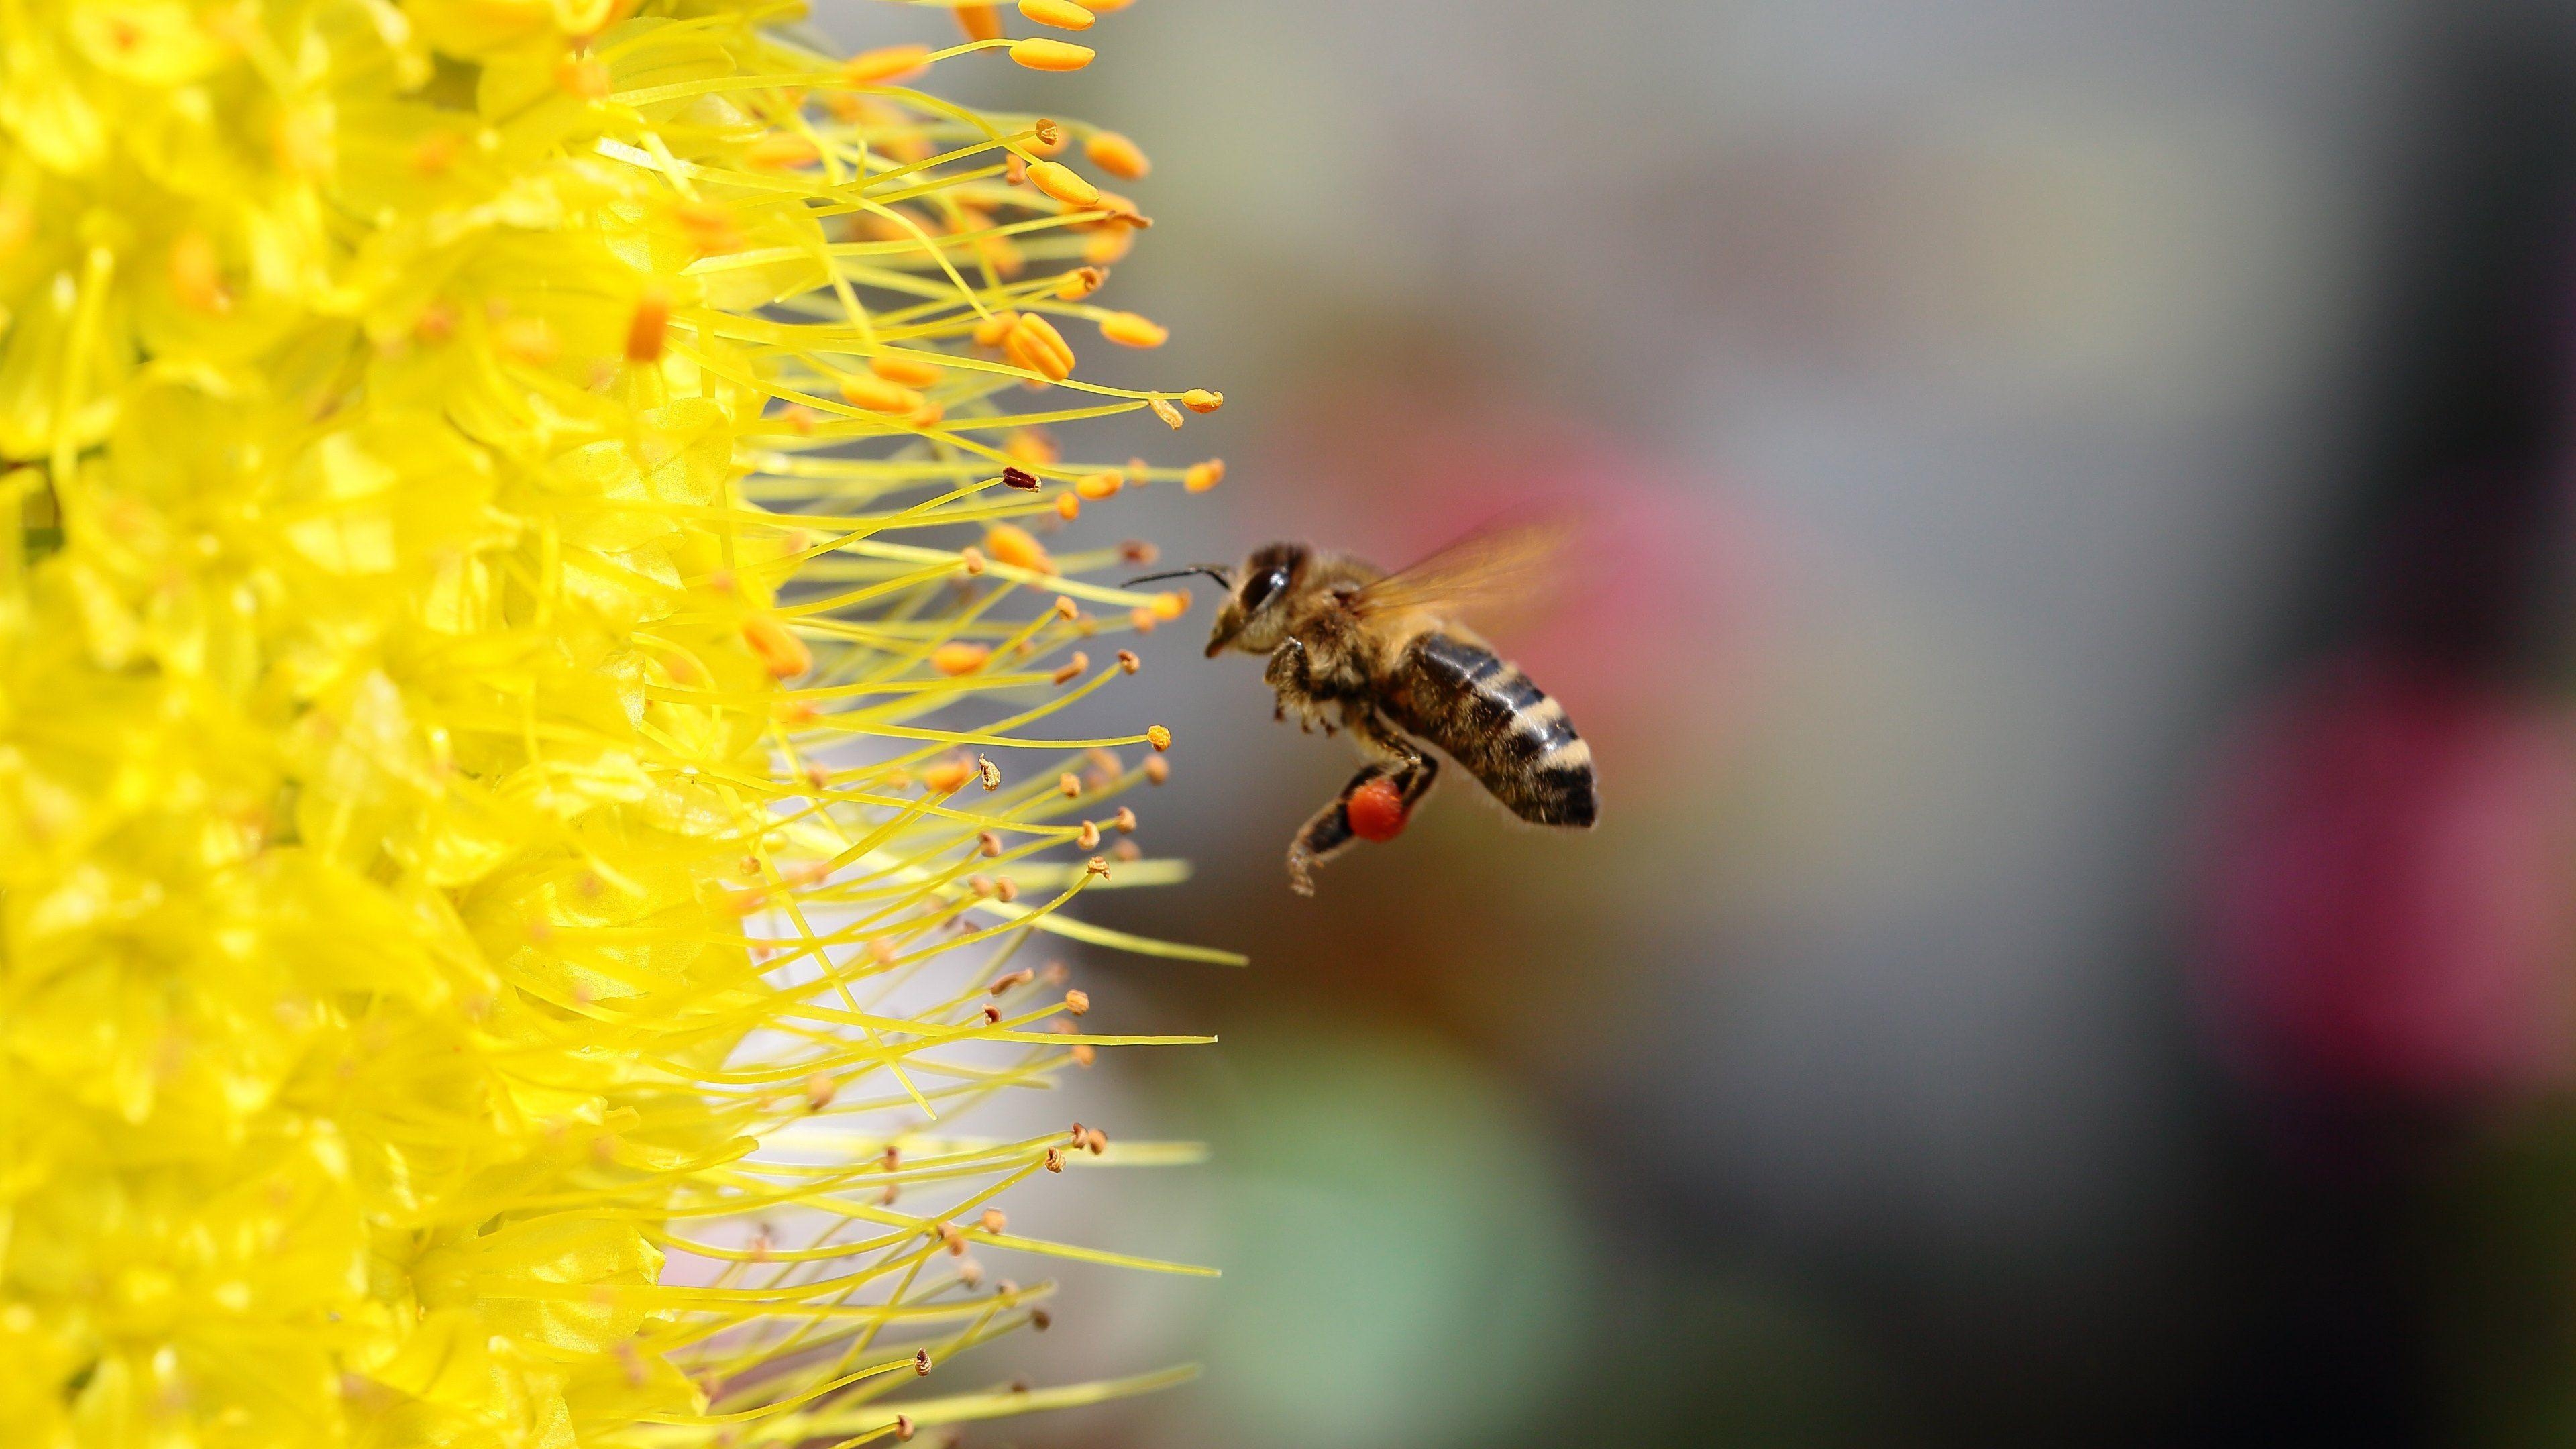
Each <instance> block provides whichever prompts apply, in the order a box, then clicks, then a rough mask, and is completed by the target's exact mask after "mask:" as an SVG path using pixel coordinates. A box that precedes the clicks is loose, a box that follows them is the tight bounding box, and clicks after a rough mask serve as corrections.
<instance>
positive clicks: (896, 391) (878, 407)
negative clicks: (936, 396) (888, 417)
mask: <svg viewBox="0 0 2576 1449" xmlns="http://www.w3.org/2000/svg"><path fill="white" fill-rule="evenodd" d="M841 401H843V402H845V403H848V404H849V405H850V406H852V407H857V408H865V409H867V410H868V411H869V412H872V413H892V414H894V415H896V416H898V417H900V416H903V415H904V414H907V413H912V412H917V411H919V410H920V408H921V402H922V398H921V394H919V393H917V392H914V391H913V390H912V389H911V388H908V387H904V386H901V385H899V384H896V383H891V382H888V381H886V380H885V379H884V378H882V377H876V376H872V375H868V374H853V375H852V376H849V377H845V378H842V379H841Z"/></svg>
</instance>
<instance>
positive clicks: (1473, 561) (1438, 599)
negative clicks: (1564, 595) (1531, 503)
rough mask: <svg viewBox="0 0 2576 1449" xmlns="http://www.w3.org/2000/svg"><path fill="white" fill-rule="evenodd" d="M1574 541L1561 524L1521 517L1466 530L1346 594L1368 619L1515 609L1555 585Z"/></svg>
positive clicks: (1528, 606) (1474, 615)
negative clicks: (1506, 524) (1499, 525)
mask: <svg viewBox="0 0 2576 1449" xmlns="http://www.w3.org/2000/svg"><path fill="white" fill-rule="evenodd" d="M1572 541H1573V530H1572V529H1571V528H1569V527H1566V526H1565V525H1563V524H1555V523H1537V524H1523V525H1519V526H1517V527H1511V528H1496V529H1489V530H1486V531H1484V532H1481V533H1474V534H1470V535H1468V536H1467V537H1465V538H1463V539H1460V540H1459V541H1458V542H1456V543H1453V544H1451V545H1449V546H1448V547H1447V548H1444V549H1442V550H1440V551H1439V552H1438V553H1435V554H1433V555H1431V556H1430V557H1429V558H1426V559H1424V560H1422V561H1421V562H1420V563H1417V564H1414V565H1412V566H1411V567H1409V568H1402V569H1398V570H1396V571H1395V572H1394V573H1391V574H1388V575H1387V576H1386V577H1384V578H1382V579H1379V580H1377V581H1375V582H1374V583H1371V584H1368V585H1367V586H1365V587H1363V588H1361V589H1360V590H1359V591H1358V592H1356V593H1354V594H1352V595H1351V596H1350V600H1349V607H1350V609H1351V611H1352V612H1353V613H1355V614H1358V615H1360V616H1361V617H1362V618H1368V619H1392V618H1397V617H1401V616H1404V615H1408V614H1410V615H1419V616H1422V617H1425V618H1434V619H1466V620H1482V621H1485V622H1488V623H1491V622H1493V621H1495V620H1496V618H1497V616H1501V615H1518V614H1522V613H1525V612H1528V611H1531V610H1533V609H1535V608H1537V607H1539V606H1541V605H1543V604H1544V603H1545V602H1546V600H1547V597H1548V595H1549V594H1551V593H1553V592H1554V591H1555V586H1556V583H1557V575H1558V573H1559V564H1560V561H1561V560H1562V558H1563V557H1564V554H1565V552H1566V549H1567V547H1568V546H1569V545H1570V544H1571V542H1572Z"/></svg>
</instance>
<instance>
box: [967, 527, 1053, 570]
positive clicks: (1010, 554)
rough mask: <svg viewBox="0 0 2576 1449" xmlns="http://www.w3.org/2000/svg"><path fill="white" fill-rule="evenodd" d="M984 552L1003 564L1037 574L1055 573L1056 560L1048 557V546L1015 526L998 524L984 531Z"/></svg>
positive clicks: (1023, 529)
mask: <svg viewBox="0 0 2576 1449" xmlns="http://www.w3.org/2000/svg"><path fill="white" fill-rule="evenodd" d="M984 552H986V553H988V554H990V555H992V556H993V558H994V559H995V560H996V561H998V562H1001V563H1006V564H1009V565H1011V566H1013V567H1014V568H1024V569H1028V570H1030V571H1032V572H1035V573H1042V574H1051V573H1054V572H1055V560H1054V559H1052V558H1050V557H1048V556H1047V551H1046V545H1044V544H1042V543H1039V542H1038V541H1037V538H1036V536H1035V535H1033V534H1031V533H1030V532H1029V531H1028V530H1027V529H1025V528H1021V527H1018V526H1017V525H1014V524H1008V523H996V524H994V525H993V526H992V527H990V528H987V529H985V530H984Z"/></svg>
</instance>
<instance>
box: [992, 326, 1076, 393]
mask: <svg viewBox="0 0 2576 1449" xmlns="http://www.w3.org/2000/svg"><path fill="white" fill-rule="evenodd" d="M1002 353H1003V355H1004V356H1006V357H1008V358H1009V359H1010V360H1011V361H1013V362H1015V363H1018V364H1019V365H1020V366H1022V367H1025V368H1027V369H1028V370H1029V371H1031V372H1034V373H1036V374H1038V375H1039V376H1040V377H1044V378H1046V379H1048V380H1049V381H1051V382H1062V381H1064V380H1065V379H1066V378H1068V377H1071V376H1073V362H1074V358H1073V349H1072V348H1071V347H1070V346H1067V345H1066V343H1065V340H1064V334H1063V333H1061V332H1058V331H1056V330H1055V324H1054V323H1052V322H1049V321H1048V320H1047V319H1045V318H1044V317H1041V316H1039V315H1038V314H1036V313H1035V312H1023V313H1021V314H1020V317H1019V320H1018V321H1016V322H1014V323H1012V324H1011V330H1010V333H1009V335H1008V336H1006V337H1004V338H1003V339H1002Z"/></svg>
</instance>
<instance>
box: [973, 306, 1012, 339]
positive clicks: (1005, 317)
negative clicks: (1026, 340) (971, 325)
mask: <svg viewBox="0 0 2576 1449" xmlns="http://www.w3.org/2000/svg"><path fill="white" fill-rule="evenodd" d="M1019 320H1020V314H1019V313H1017V312H996V313H994V314H993V315H992V316H990V317H987V318H985V319H984V320H983V321H981V322H978V323H976V324H975V345H976V346H978V347H999V346H1001V345H1002V343H1003V341H1004V339H1006V338H1008V337H1009V336H1010V335H1011V328H1012V327H1013V326H1014V325H1015V324H1017V323H1018V322H1019Z"/></svg>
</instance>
